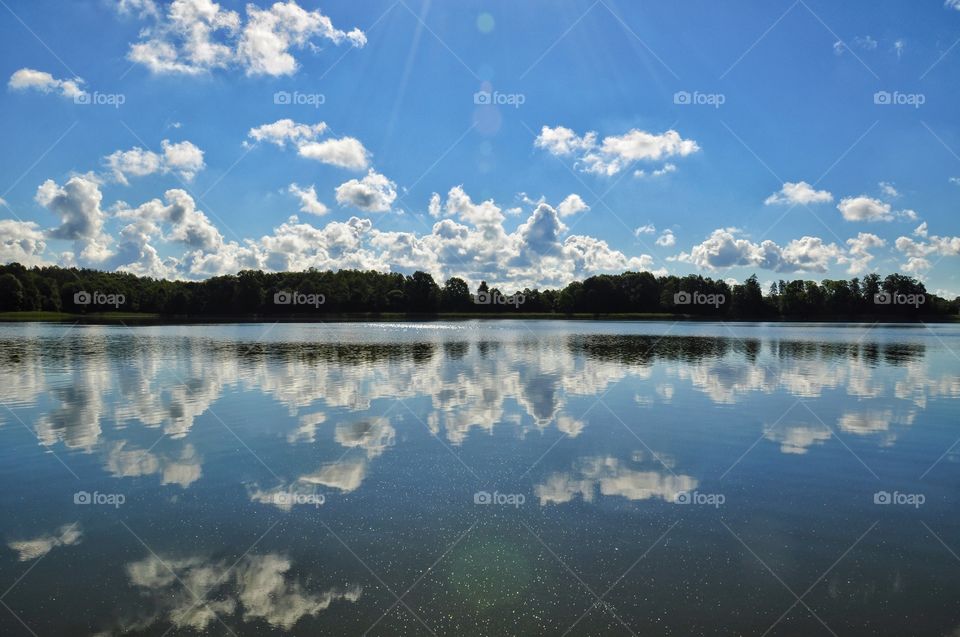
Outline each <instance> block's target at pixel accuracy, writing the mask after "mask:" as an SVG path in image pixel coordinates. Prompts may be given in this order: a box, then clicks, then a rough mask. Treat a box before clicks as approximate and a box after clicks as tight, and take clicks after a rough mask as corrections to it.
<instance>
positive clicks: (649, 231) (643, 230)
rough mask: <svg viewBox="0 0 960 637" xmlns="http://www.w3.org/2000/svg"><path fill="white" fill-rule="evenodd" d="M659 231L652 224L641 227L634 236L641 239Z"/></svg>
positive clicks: (634, 232) (635, 231)
mask: <svg viewBox="0 0 960 637" xmlns="http://www.w3.org/2000/svg"><path fill="white" fill-rule="evenodd" d="M656 231H657V227H656V226H654V225H653V224H652V223H648V224H647V225H645V226H640V227H638V228H636V229H635V230H634V231H633V236H635V237H639V236H640V235H642V234H653V233H654V232H656Z"/></svg>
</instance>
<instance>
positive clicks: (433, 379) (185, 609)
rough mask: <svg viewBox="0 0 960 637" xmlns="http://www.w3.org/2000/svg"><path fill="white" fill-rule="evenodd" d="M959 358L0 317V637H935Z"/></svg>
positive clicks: (610, 329)
mask: <svg viewBox="0 0 960 637" xmlns="http://www.w3.org/2000/svg"><path fill="white" fill-rule="evenodd" d="M958 351H960V329H958V328H957V327H954V326H929V327H928V326H924V325H918V326H915V325H911V326H878V325H873V326H871V325H853V326H837V325H789V324H736V325H729V324H711V323H692V324H691V323H679V324H671V323H605V322H564V321H544V322H533V321H531V322H521V321H510V322H449V323H446V322H439V323H423V324H421V323H416V324H413V323H411V324H386V323H384V324H378V323H343V324H324V325H318V324H311V325H292V324H283V325H274V324H243V325H209V326H152V327H126V326H122V325H120V326H80V325H76V326H70V325H52V324H18V325H0V360H2V365H0V401H2V406H0V479H2V482H0V484H2V487H3V488H2V489H0V540H2V545H0V602H2V607H0V634H3V635H20V634H23V635H30V634H31V633H33V634H37V635H84V634H104V635H108V634H114V635H120V634H131V635H165V634H166V635H175V634H184V635H190V634H198V633H201V632H202V633H204V634H212V635H230V634H233V635H263V634H297V635H320V634H331V635H352V634H357V635H359V634H365V633H366V634H371V635H396V634H404V635H430V634H437V635H465V634H478V635H479V634H484V635H493V634H522V635H533V634H564V632H565V631H569V634H572V635H598V634H625V635H629V634H638V635H733V634H745V635H746V634H756V635H763V634H768V635H819V634H823V635H830V634H836V635H908V634H909V635H954V634H957V633H956V632H955V631H958V630H960V596H958V595H957V592H958V591H960V557H958V555H960V508H958V506H957V498H958V495H957V493H958V485H960V464H958V463H960V445H958V444H957V442H958V440H957V439H958V438H960V426H958V423H960V419H958V415H960V408H958V403H957V398H958V396H960V365H958V363H960V359H958V357H957V352H958ZM3 591H6V592H3Z"/></svg>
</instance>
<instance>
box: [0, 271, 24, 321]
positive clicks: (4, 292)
mask: <svg viewBox="0 0 960 637" xmlns="http://www.w3.org/2000/svg"><path fill="white" fill-rule="evenodd" d="M22 308H23V284H22V283H20V279H18V278H17V277H15V276H13V275H12V274H10V273H9V272H8V273H7V274H4V275H3V276H0V311H4V312H19V311H20V310H21V309H22Z"/></svg>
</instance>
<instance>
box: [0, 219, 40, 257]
mask: <svg viewBox="0 0 960 637" xmlns="http://www.w3.org/2000/svg"><path fill="white" fill-rule="evenodd" d="M46 249H47V244H46V242H45V241H44V235H43V232H42V231H41V230H40V227H39V226H38V225H37V224H36V223H34V222H32V221H15V220H13V219H0V262H2V263H13V262H17V263H21V264H23V265H25V266H27V267H33V266H35V265H48V261H47V260H46V259H44V257H43V254H44V252H45V251H46Z"/></svg>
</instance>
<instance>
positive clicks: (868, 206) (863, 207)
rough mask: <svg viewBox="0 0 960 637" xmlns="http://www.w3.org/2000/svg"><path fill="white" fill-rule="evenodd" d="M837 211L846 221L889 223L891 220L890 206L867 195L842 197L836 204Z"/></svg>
mask: <svg viewBox="0 0 960 637" xmlns="http://www.w3.org/2000/svg"><path fill="white" fill-rule="evenodd" d="M837 210H839V211H840V214H842V215H843V218H844V219H846V220H847V221H890V220H892V219H893V212H892V211H891V206H890V204H888V203H884V202H882V201H880V200H879V199H874V198H873V197H868V196H867V195H860V196H859V197H844V198H843V199H841V200H840V203H839V204H837Z"/></svg>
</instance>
